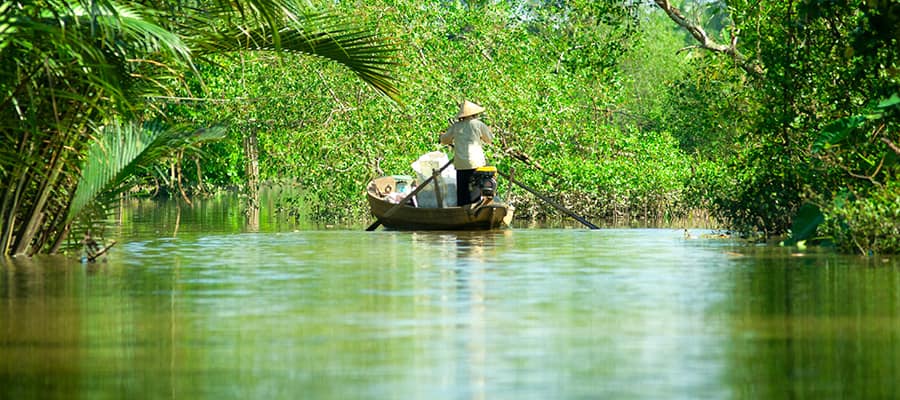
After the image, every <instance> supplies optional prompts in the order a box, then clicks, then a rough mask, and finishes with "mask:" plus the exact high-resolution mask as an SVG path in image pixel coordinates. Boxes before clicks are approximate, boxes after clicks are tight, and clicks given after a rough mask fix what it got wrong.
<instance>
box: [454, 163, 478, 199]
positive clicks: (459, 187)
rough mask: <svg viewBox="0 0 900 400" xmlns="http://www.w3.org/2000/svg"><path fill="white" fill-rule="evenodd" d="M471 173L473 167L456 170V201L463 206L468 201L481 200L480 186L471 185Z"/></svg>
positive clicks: (473, 171)
mask: <svg viewBox="0 0 900 400" xmlns="http://www.w3.org/2000/svg"><path fill="white" fill-rule="evenodd" d="M472 175H475V170H474V169H458V170H456V203H457V205H460V206H464V205H466V204H470V203H476V202H478V201H480V200H481V188H480V187H473V186H475V185H473V184H472Z"/></svg>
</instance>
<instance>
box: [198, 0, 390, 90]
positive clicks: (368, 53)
mask: <svg viewBox="0 0 900 400" xmlns="http://www.w3.org/2000/svg"><path fill="white" fill-rule="evenodd" d="M195 47H196V48H197V49H198V52H200V53H201V54H212V53H228V52H235V51H240V50H273V51H274V50H278V51H287V52H294V53H299V54H304V55H311V56H316V57H321V58H324V59H327V60H330V61H334V62H336V63H338V64H341V65H343V66H344V67H346V68H347V69H349V70H350V71H352V72H353V73H354V74H356V75H357V76H358V77H359V78H360V79H361V80H363V81H364V82H366V83H368V84H369V85H371V86H372V87H373V88H375V89H376V90H378V91H379V92H381V93H382V94H384V95H386V96H388V97H389V98H391V99H393V100H395V101H398V102H399V101H400V92H399V89H398V88H397V87H396V85H395V84H394V82H395V79H394V78H393V77H392V76H391V74H390V71H391V69H392V68H393V67H394V66H396V62H394V61H393V59H392V57H393V55H394V54H395V53H396V52H397V50H398V47H397V46H396V45H395V44H393V43H391V42H387V41H385V40H384V39H383V38H381V37H379V36H378V35H377V34H375V33H373V32H372V31H371V30H369V29H366V28H363V27H359V26H356V25H354V24H351V23H348V22H344V21H343V20H342V19H340V18H338V17H337V16H334V15H331V14H324V13H321V14H316V13H311V14H306V15H304V16H303V17H302V18H299V17H298V18H296V19H294V20H291V21H287V22H286V23H285V25H284V26H283V27H281V28H280V29H279V30H276V31H273V30H270V29H266V28H234V29H231V30H228V31H224V32H221V33H219V34H217V36H216V37H215V38H214V40H211V41H207V42H203V43H196V45H195Z"/></svg>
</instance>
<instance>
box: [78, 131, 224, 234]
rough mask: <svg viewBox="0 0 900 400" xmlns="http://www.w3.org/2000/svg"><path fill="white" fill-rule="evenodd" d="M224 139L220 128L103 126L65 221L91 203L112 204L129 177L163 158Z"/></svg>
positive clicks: (93, 145) (94, 143)
mask: <svg viewBox="0 0 900 400" xmlns="http://www.w3.org/2000/svg"><path fill="white" fill-rule="evenodd" d="M224 136H225V129H224V128H221V127H213V128H208V129H201V130H188V129H185V128H184V127H181V126H172V127H170V126H165V125H163V124H161V123H158V122H152V123H147V124H144V125H139V124H136V123H126V124H118V123H114V124H110V125H107V126H104V127H103V128H102V129H101V130H100V132H99V133H98V138H97V140H96V141H95V142H93V143H92V145H91V147H90V148H89V149H88V153H87V158H86V159H85V160H84V163H83V165H82V168H81V178H80V180H79V182H78V187H77V189H76V190H75V194H74V196H73V198H72V203H71V205H70V207H69V213H68V216H67V218H66V219H67V222H71V221H72V220H73V219H75V218H77V217H78V215H79V214H80V213H81V212H82V211H83V210H85V209H86V208H87V207H88V206H90V205H91V204H92V203H95V202H96V203H99V204H100V205H101V206H102V205H105V204H108V203H109V202H112V201H115V199H116V196H117V195H118V194H119V193H121V192H122V190H124V189H126V188H127V183H128V182H129V179H130V178H132V177H133V176H135V175H136V174H137V172H140V171H143V170H145V169H147V168H150V167H152V166H153V165H154V164H155V163H157V162H158V161H160V159H162V158H163V157H166V156H169V155H171V154H172V153H174V152H175V151H177V150H179V149H182V148H184V147H186V146H191V145H194V144H196V143H200V142H204V141H210V140H218V139H221V138H223V137H224Z"/></svg>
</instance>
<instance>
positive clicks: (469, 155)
mask: <svg viewBox="0 0 900 400" xmlns="http://www.w3.org/2000/svg"><path fill="white" fill-rule="evenodd" d="M492 140H494V135H493V134H492V133H491V128H489V127H488V126H487V125H485V124H484V122H481V121H480V120H478V119H477V118H473V119H467V120H461V121H457V122H456V123H454V124H453V125H450V127H449V128H447V132H444V133H443V134H441V144H453V153H454V154H453V167H454V168H456V169H475V168H478V167H483V166H484V165H485V164H486V161H485V159H484V149H482V147H481V146H482V144H485V143H487V144H490V143H491V141H492Z"/></svg>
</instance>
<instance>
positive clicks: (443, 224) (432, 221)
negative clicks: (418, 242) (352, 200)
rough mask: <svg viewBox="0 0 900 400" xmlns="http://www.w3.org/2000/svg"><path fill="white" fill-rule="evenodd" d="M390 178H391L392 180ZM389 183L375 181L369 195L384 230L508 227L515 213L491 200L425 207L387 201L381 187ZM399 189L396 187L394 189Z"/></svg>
mask: <svg viewBox="0 0 900 400" xmlns="http://www.w3.org/2000/svg"><path fill="white" fill-rule="evenodd" d="M388 179H390V178H388ZM390 183H391V182H390V181H388V180H381V181H380V180H378V179H376V180H374V181H373V182H372V183H370V185H369V189H368V190H367V191H366V195H367V198H368V201H369V207H370V209H371V211H372V214H373V215H374V216H375V218H378V221H379V222H381V224H382V225H384V227H386V228H389V229H398V230H488V229H497V228H502V227H504V226H508V225H509V223H510V221H511V220H512V215H513V211H514V210H515V208H514V207H512V206H511V205H509V204H506V203H504V202H500V201H496V200H491V201H488V202H486V203H482V204H467V205H465V206H462V207H444V208H424V207H413V206H411V205H402V206H399V207H397V208H396V209H395V210H394V211H391V212H390V213H389V210H391V209H393V208H394V206H396V205H397V204H395V203H391V202H389V201H386V200H385V199H384V198H383V197H382V196H380V195H379V190H378V188H380V187H383V186H386V185H389V184H390ZM394 187H396V186H394Z"/></svg>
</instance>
